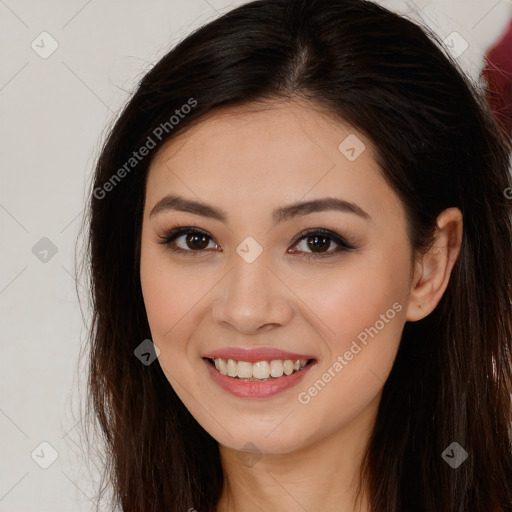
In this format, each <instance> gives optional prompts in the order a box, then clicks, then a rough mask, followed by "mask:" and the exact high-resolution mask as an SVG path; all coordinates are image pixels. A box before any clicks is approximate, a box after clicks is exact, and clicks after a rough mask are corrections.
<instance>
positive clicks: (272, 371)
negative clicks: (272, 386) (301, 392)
mask: <svg viewBox="0 0 512 512" xmlns="http://www.w3.org/2000/svg"><path fill="white" fill-rule="evenodd" d="M203 359H206V361H208V362H209V363H210V364H211V365H212V366H213V367H214V368H215V369H216V370H217V371H218V372H219V373H221V374H222V375H227V376H228V377H232V378H233V379H236V380H241V381H252V382H265V381H271V380H275V379H279V378H281V377H287V376H288V375H292V374H294V373H297V372H300V371H302V370H303V369H304V368H306V367H307V366H309V365H311V364H313V363H314V362H316V360H315V359H295V360H291V359H284V360H283V359H272V360H269V361H258V362H256V363H250V362H248V361H236V360H233V359H223V358H220V357H219V358H216V359H212V358H203Z"/></svg>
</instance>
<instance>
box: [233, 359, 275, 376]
mask: <svg viewBox="0 0 512 512" xmlns="http://www.w3.org/2000/svg"><path fill="white" fill-rule="evenodd" d="M239 364H240V363H239ZM252 376H253V377H254V378H255V379H268V378H269V376H270V365H269V364H268V363H267V361H259V362H257V363H254V364H253V365H252Z"/></svg>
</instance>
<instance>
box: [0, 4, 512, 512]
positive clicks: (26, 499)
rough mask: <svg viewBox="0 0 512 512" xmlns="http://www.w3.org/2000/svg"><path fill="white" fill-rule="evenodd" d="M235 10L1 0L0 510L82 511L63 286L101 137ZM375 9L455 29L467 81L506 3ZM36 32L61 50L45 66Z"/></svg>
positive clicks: (67, 297)
mask: <svg viewBox="0 0 512 512" xmlns="http://www.w3.org/2000/svg"><path fill="white" fill-rule="evenodd" d="M242 3H245V2H244V1H236V2H231V3H229V2H227V1H225V0H167V1H164V0H151V1H149V2H143V1H142V0H123V1H121V0H104V1H101V0H89V1H86V0H68V1H67V2H63V1H61V2H58V1H57V0H49V1H45V2H38V1H36V0H0V38H1V39H0V41H1V44H0V47H1V49H2V55H1V62H2V65H1V67H0V109H1V112H0V118H1V126H0V129H1V132H0V141H1V142H0V143H1V188H0V226H1V233H2V234H1V238H0V255H1V260H0V263H1V264H0V308H1V313H2V314H1V322H2V323H1V332H2V333H3V339H2V343H1V345H0V347H1V353H0V356H1V357H0V365H1V366H0V372H1V376H2V377H1V379H2V380H1V387H0V389H1V395H0V439H1V444H0V447H1V448H0V450H1V451H0V461H1V462H0V464H1V470H0V471H1V472H0V475H1V476H0V511H9V512H11V511H12V512H14V511H24V512H25V511H34V512H43V511H48V512H50V511H51V512H61V511H62V512H74V511H77V512H78V511H88V510H92V502H91V501H90V498H91V496H92V495H93V492H94V488H93V480H94V479H97V473H96V472H95V469H94V466H93V465H92V464H89V466H87V465H86V463H85V460H84V459H83V458H82V455H81V445H80V438H79V428H78V426H77V422H78V421H79V419H80V410H79V397H80V395H81V393H83V389H84V384H85V380H84V378H83V376H82V377H81V378H79V373H78V372H77V370H78V366H77V364H78V362H77V361H78V355H79V350H80V347H81V345H82V344H83V342H84V340H85V339H86V328H85V326H84V325H85V324H84V321H85V322H88V321H89V319H90V315H89V311H87V286H86V283H81V284H80V285H79V290H80V297H81V298H82V302H83V305H84V312H83V313H84V317H85V318H84V319H83V318H82V313H81V311H80V307H79V303H78V298H77V294H76V291H75V286H76V283H75V281H74V277H73V276H74V274H75V244H76V241H77V236H78V230H79V227H80V223H81V219H82V214H83V208H84V204H85V200H86V198H85V190H86V186H87V184H88V180H89V179H90V174H91V172H92V168H93V165H94V160H95V158H96V157H97V155H98V151H99V147H100V142H101V140H102V134H103V133H104V132H105V129H106V127H107V126H108V125H109V124H110V123H111V122H112V120H113V118H114V116H115V114H116V113H118V112H119V110H120V108H121V106H122V105H123V104H124V102H125V101H126V100H127V98H128V96H129V93H130V90H131V88H132V87H133V85H134V84H135V83H136V82H137V80H138V79H139V78H140V77H141V76H142V74H143V73H144V71H145V70H148V69H149V68H150V67H151V65H152V63H155V62H156V61H157V60H158V59H159V58H160V57H161V56H163V54H164V53H165V52H166V50H167V49H169V48H170V46H171V45H172V44H173V43H175V42H176V41H177V40H179V39H181V38H183V37H184V36H185V35H186V34H187V33H189V32H190V31H191V30H192V29H193V28H195V27H196V26H198V25H200V24H202V23H204V22H206V21H209V20H212V19H214V18H215V17H217V16H218V15H219V14H221V13H223V12H225V11H226V10H228V9H229V8H231V7H233V6H236V5H240V4H242ZM380 3H382V4H383V5H385V6H386V7H390V8H392V9H394V10H397V11H399V12H406V13H408V14H409V15H410V16H411V17H416V18H417V16H420V17H421V19H423V20H424V21H425V23H427V24H428V25H430V26H431V27H432V28H434V30H435V31H436V32H437V33H439V34H440V35H441V36H442V37H443V39H444V38H446V37H447V36H449V35H450V34H452V32H454V31H456V32H458V33H459V34H460V35H461V36H462V37H463V38H464V39H465V40H466V41H467V42H468V43H469V47H468V49H467V50H466V51H465V52H464V53H463V54H462V55H461V56H460V57H459V61H460V62H461V64H462V65H463V68H464V69H465V70H466V71H467V73H468V74H470V75H471V76H472V77H473V78H476V77H477V76H478V74H479V72H480V68H481V66H482V62H483V60H482V59H483V53H484V50H485V49H486V48H488V46H489V45H490V44H491V43H492V42H494V41H495V40H496V39H497V37H498V36H499V34H500V33H501V32H502V30H503V28H504V27H505V24H506V22H507V19H508V17H509V16H510V15H511V14H512V1H511V0H457V1H455V0H448V1H441V0H414V1H413V0H410V1H398V0H397V1H384V0H383V1H381V2H380ZM44 31H46V32H48V33H49V34H50V35H51V37H52V38H53V39H54V40H55V41H56V42H57V43H58V48H57V49H56V50H55V52H54V53H53V54H51V55H50V56H49V57H48V58H46V59H44V58H42V57H41V56H40V54H41V53H42V52H44V51H48V50H49V49H51V43H52V42H51V40H50V39H49V38H48V36H40V34H41V33H42V32H44ZM33 42H34V43H33ZM32 44H34V46H35V47H36V48H37V52H36V51H35V50H34V49H33V48H32V47H31V45H32ZM54 44H55V43H54ZM38 52H39V53H38ZM42 238H47V239H48V240H50V241H51V244H53V246H55V249H56V251H57V252H56V253H55V254H54V255H52V253H51V252H49V253H47V254H46V253H44V249H45V247H46V246H47V245H48V244H49V242H48V240H43V241H41V239H42ZM36 244H37V245H36ZM45 244H46V245H45ZM34 246H35V247H36V249H33V248H34ZM79 249H80V245H79V246H78V252H79ZM34 253H36V254H34ZM80 382H81V384H80V386H81V387H78V384H79V383H80ZM41 442H47V443H49V444H50V445H51V446H52V447H53V449H54V450H56V452H58V457H57V458H56V460H55V461H54V462H53V463H52V464H51V465H50V466H49V467H48V468H47V469H43V468H42V467H40V465H39V464H44V463H46V464H48V463H49V462H51V461H52V459H51V457H52V450H51V448H49V447H48V446H47V445H42V446H41V445H40V443H41ZM34 450H35V452H34ZM31 454H33V456H32V455H31ZM36 461H37V462H38V463H39V464H38V463H36ZM88 467H90V473H89V471H88V469H87V468H88Z"/></svg>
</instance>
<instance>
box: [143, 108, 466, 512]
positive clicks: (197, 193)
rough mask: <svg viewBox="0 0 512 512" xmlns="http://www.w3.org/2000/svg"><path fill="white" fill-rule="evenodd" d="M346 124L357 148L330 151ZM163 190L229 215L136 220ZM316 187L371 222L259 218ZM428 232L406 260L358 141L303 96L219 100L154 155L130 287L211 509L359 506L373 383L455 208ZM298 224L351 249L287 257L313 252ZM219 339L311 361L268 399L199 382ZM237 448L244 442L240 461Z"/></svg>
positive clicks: (458, 226)
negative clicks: (246, 450) (138, 297)
mask: <svg viewBox="0 0 512 512" xmlns="http://www.w3.org/2000/svg"><path fill="white" fill-rule="evenodd" d="M350 134H355V135H356V136H357V137H358V139H359V140H360V141H362V142H363V143H364V145H365V147H366V149H365V150H364V151H363V152H362V153H361V154H360V156H359V157H358V158H357V159H356V160H354V161H350V160H349V159H347V158H346V156H345V155H344V154H342V152H341V151H340V150H339V149H338V146H339V145H340V143H341V142H342V141H343V140H344V139H345V138H346V137H347V136H348V135H350ZM170 193H172V194H177V195H180V196H183V197H185V198H188V199H191V200H197V201H202V202H204V203H208V204H210V205H212V206H215V207H217V208H221V209H222V210H224V211H225V212H226V214H227V216H228V219H227V221H226V222H222V221H219V220H215V219H212V218H206V217H202V216H199V215H196V214H192V213H187V212H180V211H176V210H167V211H162V212H160V213H158V214H156V215H153V216H151V217H150V212H151V210H152V208H153V206H154V205H155V204H156V203H157V202H158V201H159V200H160V199H161V198H162V197H164V196H165V195H167V194H170ZM327 196H329V197H336V198H340V199H344V200H346V201H350V202H352V203H355V204H357V205H358V206H359V207H360V208H362V209H363V210H365V211H366V212H367V213H368V215H369V216H370V217H371V218H370V219H369V220H368V219H364V218H362V217H359V216H357V215H355V214H353V213H349V212H340V211H323V212H315V213H310V214H308V215H305V216H302V217H296V218H292V219H289V220H287V221H285V222H282V223H279V224H277V225H275V226H274V225H273V221H272V217H271V212H272V211H273V210H274V208H277V207H281V206H284V205H288V204H291V203H294V202H296V201H305V200H311V199H316V198H323V197H327ZM174 224H178V225H181V226H197V227H198V228H201V229H203V230H204V231H206V232H207V233H208V236H209V237H210V238H207V239H206V243H207V244H208V245H207V248H205V249H202V251H203V252H202V253H201V254H200V255H196V256H194V255H190V252H192V251H194V250H195V251H196V252H197V251H198V249H197V242H196V245H195V246H194V245H190V244H187V242H186V237H185V236H183V235H182V236H181V237H178V238H177V239H176V240H175V244H176V245H177V246H178V247H180V248H182V249H183V250H185V251H187V250H188V251H189V253H185V254H177V253H173V252H172V251H171V250H170V248H169V247H168V246H166V245H163V244H161V243H159V242H162V240H161V238H159V236H165V234H166V233H167V232H168V231H169V229H170V228H172V227H174ZM438 227H439V229H438V233H437V237H436V241H435V243H434V245H433V247H432V249H431V250H430V251H429V252H427V253H426V254H424V255H421V257H418V258H417V259H416V260H413V258H412V256H413V253H412V249H411V246H410V242H409V239H408V237H407V234H406V219H405V212H404V209H403V206H402V203H401V201H400V200H399V198H398V196H397V195H396V194H395V193H394V191H393V190H392V189H391V188H390V187H389V185H388V184H387V182H386V181H385V180H384V178H383V177H382V175H381V173H380V170H379V168H378V166H377V164H376V161H375V151H374V148H373V146H372V144H371V141H369V140H368V139H367V138H365V137H364V136H363V135H362V134H360V133H359V132H358V131H357V130H355V129H354V128H352V127H350V126H349V125H347V124H345V123H342V122H340V121H336V122H334V121H333V119H332V118H329V117H327V116H326V115H324V114H322V113H320V111H319V110H318V109H315V108H313V107H312V105H308V104H307V103H305V102H304V101H302V100H298V99H295V100H293V101H289V102H279V103H278V102H275V103H271V104H267V105H264V106H262V105H250V106H247V105H246V106H243V107H223V108H222V109H220V110H217V111H216V112H215V113H214V114H213V115H212V116H210V117H209V118H208V119H206V120H203V121H202V122H201V123H200V124H198V125H196V126H194V127H193V128H191V129H190V130H188V131H187V132H185V133H184V134H181V135H180V136H178V137H176V138H174V139H172V140H170V141H168V143H167V144H166V145H165V146H163V147H162V148H161V149H160V150H159V152H158V153H157V154H156V156H155V158H154V159H153V161H152V163H151V166H150V169H149V174H148V179H147V188H146V198H145V207H144V217H143V225H142V239H141V267H140V278H141V285H142V290H143V295H144V301H145V306H146V311H147V315H148V320H149V324H150V327H151V333H152V336H153V342H154V343H155V345H156V346H157V348H158V349H159V350H160V354H159V359H158V361H159V363H160V365H161V367H162V369H163V371H164V373H165V375H166V376H167V378H168V380H169V383H170V384H171V385H172V386H173V388H174V390H175V391H176V393H177V394H178V395H179V397H180V398H181V400H182V401H183V402H184V404H185V405H186V407H187V408H188V409H189V411H190V412H191V414H192V415H193V416H194V417H195V418H196V420H197V421H198V422H199V423H200V424H201V425H202V426H203V427H204V428H205V430H207V431H208V432H209V433H210V434H211V435H212V436H213V437H214V438H215V439H216V440H217V441H218V442H219V447H220V454H221V462H222V466H223V470H224V473H225V479H224V480H225V485H224V490H223V493H222V497H221V499H220V501H219V504H218V508H217V510H218V511H219V512H232V511H240V510H244V511H245V512H253V511H260V510H265V511H269V510H270V511H277V510H287V511H291V512H295V511H301V512H302V511H304V510H318V508H319V504H321V509H322V510H323V511H326V512H329V511H336V512H345V511H346V512H348V511H351V512H352V511H354V510H361V511H365V510H369V509H368V503H367V500H366V490H365V489H364V486H363V500H362V502H361V503H360V507H359V508H357V507H356V504H355V501H354V500H355V489H356V487H357V485H358V483H359V480H358V468H359V465H360V463H361V458H362V456H363V452H364V449H365V447H366V443H367V441H368V437H369V435H370V432H371V428H372V426H373V424H374V421H375V416H376V412H377V408H378V405H379V401H380V397H381V392H382V387H383V385H384V382H385V380H386V378H387V376H388V375H389V372H390V370H391V367H392V365H393V362H394V359H395V356H396V352H397V350H398V346H399V342H400V337H401V333H402V330H403V327H404V324H405V322H406V321H416V320H419V319H421V318H423V317H425V316H426V315H428V314H429V313H430V312H431V311H432V310H433V309H434V308H435V307H436V305H437V304H438V302H439V300H440V299H441V297H442V295H443V293H444V291H445V289H446V286H447V284H448V280H449V276H450V272H451V270H452V267H453V264H454V263H455V260H456V258H457V256H458V254H459V250H460V243H461V237H462V215H461V213H460V211H459V210H457V209H455V208H450V209H448V210H445V211H444V212H443V213H442V214H441V215H440V216H439V219H438ZM309 228H325V229H329V230H332V231H334V232H336V233H338V234H339V235H341V236H342V237H344V238H345V239H347V241H349V242H350V243H353V244H354V245H356V246H357V248H356V249H354V250H349V251H342V252H335V251H336V248H337V247H338V244H337V243H336V242H335V241H334V240H332V239H330V240H331V241H330V240H329V239H328V241H327V244H328V245H327V246H326V247H323V248H320V251H319V252H331V254H332V256H331V257H326V258H323V259H321V258H318V259H305V258H304V259H303V258H300V257H299V256H298V255H297V253H293V252H291V251H293V250H295V251H302V253H303V254H305V255H306V256H307V255H313V256H314V254H315V252H314V249H311V248H310V247H308V245H307V240H308V239H307V238H306V239H302V240H299V238H300V235H299V233H300V232H301V231H303V230H305V229H309ZM248 236H251V237H253V238H254V239H255V240H256V241H257V242H258V243H259V244H260V246H261V248H262V249H263V252H262V253H261V254H260V255H259V256H258V257H257V258H256V260H255V261H254V262H252V263H248V262H247V261H245V260H244V259H242V257H240V256H239V254H238V253H237V252H236V248H237V247H238V246H239V244H240V243H241V242H242V241H243V240H244V239H245V238H246V237H248ZM308 236H309V237H310V238H309V239H310V240H311V235H308ZM329 241H330V244H329ZM294 242H296V243H294ZM199 245H200V244H199ZM201 247H205V245H203V246H201ZM397 303H398V304H399V306H401V310H400V311H396V310H395V315H394V318H393V319H391V320H389V319H388V322H385V325H384V327H383V328H381V329H378V334H376V335H374V337H373V338H371V337H369V338H368V341H367V344H366V345H364V346H362V345H361V344H360V343H359V345H361V347H362V349H361V350H360V351H359V352H358V353H357V354H356V355H354V357H353V358H352V359H351V360H350V361H347V364H346V365H345V366H344V367H343V369H342V370H341V371H338V372H337V373H336V372H335V377H333V378H331V380H330V382H328V383H327V384H326V385H325V387H323V388H322V389H321V391H320V392H317V394H316V395H315V396H312V397H311V396H310V400H309V402H307V403H301V402H300V401H299V400H298V396H299V393H301V392H303V395H302V396H304V392H306V393H307V391H308V389H309V388H311V387H312V386H313V384H314V383H315V382H317V381H318V379H321V378H322V375H324V374H325V373H326V372H328V370H329V368H331V372H332V367H333V364H334V363H335V361H336V360H337V357H338V356H339V355H341V356H343V354H345V353H346V352H347V350H349V349H350V347H351V344H352V343H353V341H354V340H357V336H358V335H359V334H360V333H361V332H363V331H364V330H365V328H370V327H371V326H375V325H376V322H377V321H378V320H379V319H381V318H382V317H381V315H383V314H386V312H387V311H388V310H390V308H392V306H393V304H395V305H396V304H397ZM420 305H421V308H420V307H419V306H420ZM227 346H233V347H256V346H258V347H260V346H267V347H276V348H280V349H283V350H289V351H293V352H297V353H300V354H312V355H314V357H315V358H316V360H317V363H316V365H315V366H314V367H312V368H311V369H310V370H309V373H308V374H307V375H306V376H305V377H304V379H303V380H302V381H301V382H300V383H299V384H298V385H297V386H295V387H293V388H291V389H288V390H287V391H285V392H283V393H281V394H279V395H277V396H275V397H272V398H267V399H244V398H238V397H235V396H232V395H231V394H229V393H227V392H226V391H224V390H222V389H221V388H220V387H218V386H217V385H216V384H214V383H213V382H212V381H211V378H210V376H209V374H208V372H207V371H206V369H205V366H204V361H203V360H202V355H203V354H205V353H206V352H208V351H211V350H214V349H218V348H222V347H227ZM247 443H252V445H253V446H254V448H252V451H253V453H252V455H251V454H249V455H248V456H247V457H245V458H244V457H242V456H241V452H240V449H241V448H242V447H244V446H246V444H247ZM245 455H247V454H245Z"/></svg>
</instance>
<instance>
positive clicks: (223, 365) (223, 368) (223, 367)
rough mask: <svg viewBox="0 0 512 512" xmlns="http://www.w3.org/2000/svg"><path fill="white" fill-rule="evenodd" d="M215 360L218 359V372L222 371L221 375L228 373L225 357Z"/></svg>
mask: <svg viewBox="0 0 512 512" xmlns="http://www.w3.org/2000/svg"><path fill="white" fill-rule="evenodd" d="M215 361H218V363H219V372H220V373H222V375H227V374H228V363H227V361H226V360H225V359H220V358H219V359H215Z"/></svg>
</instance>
